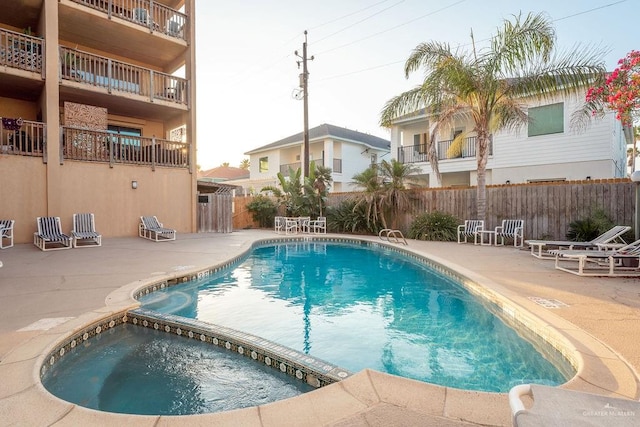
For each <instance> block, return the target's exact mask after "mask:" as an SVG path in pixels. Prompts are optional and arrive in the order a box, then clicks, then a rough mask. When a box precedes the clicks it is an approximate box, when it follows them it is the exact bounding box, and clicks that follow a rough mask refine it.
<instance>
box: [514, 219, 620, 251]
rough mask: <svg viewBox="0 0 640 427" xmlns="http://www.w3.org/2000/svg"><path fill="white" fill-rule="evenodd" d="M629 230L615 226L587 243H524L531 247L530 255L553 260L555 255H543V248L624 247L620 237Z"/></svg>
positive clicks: (557, 241) (550, 241)
mask: <svg viewBox="0 0 640 427" xmlns="http://www.w3.org/2000/svg"><path fill="white" fill-rule="evenodd" d="M629 230H631V227H628V226H626V225H616V226H615V227H613V228H611V229H610V230H607V231H606V232H604V233H602V234H601V235H599V236H598V237H596V238H595V239H593V240H590V241H588V242H572V241H570V240H525V243H526V244H527V245H529V246H530V247H531V255H533V256H534V257H536V258H540V259H555V255H553V254H549V253H548V252H545V253H543V251H544V250H546V249H545V248H547V247H552V248H556V249H597V248H598V244H604V243H609V244H615V245H620V246H624V245H625V244H626V242H625V241H624V240H623V239H622V235H623V234H624V233H626V232H627V231H629Z"/></svg>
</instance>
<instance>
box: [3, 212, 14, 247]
mask: <svg viewBox="0 0 640 427" xmlns="http://www.w3.org/2000/svg"><path fill="white" fill-rule="evenodd" d="M13 224H15V220H13V219H0V249H6V248H10V247H12V246H13ZM5 240H6V241H7V242H8V243H6V244H5V243H4V242H5Z"/></svg>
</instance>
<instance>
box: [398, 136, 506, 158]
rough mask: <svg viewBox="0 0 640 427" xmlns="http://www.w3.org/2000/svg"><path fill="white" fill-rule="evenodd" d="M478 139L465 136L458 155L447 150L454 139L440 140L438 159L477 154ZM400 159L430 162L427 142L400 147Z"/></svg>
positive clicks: (467, 156) (491, 148)
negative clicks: (449, 153) (451, 154)
mask: <svg viewBox="0 0 640 427" xmlns="http://www.w3.org/2000/svg"><path fill="white" fill-rule="evenodd" d="M476 140H477V137H475V136H471V137H468V138H465V141H464V144H463V146H462V150H461V152H460V153H459V155H458V156H455V157H449V156H448V155H447V151H448V150H449V147H451V144H452V143H453V140H452V139H449V140H446V141H438V142H437V153H438V160H450V159H466V158H469V157H475V156H476ZM489 155H493V137H492V136H491V137H490V139H489ZM398 160H399V161H400V162H401V163H420V162H425V163H426V162H428V161H429V159H428V157H427V146H426V145H425V144H420V145H409V146H406V147H398Z"/></svg>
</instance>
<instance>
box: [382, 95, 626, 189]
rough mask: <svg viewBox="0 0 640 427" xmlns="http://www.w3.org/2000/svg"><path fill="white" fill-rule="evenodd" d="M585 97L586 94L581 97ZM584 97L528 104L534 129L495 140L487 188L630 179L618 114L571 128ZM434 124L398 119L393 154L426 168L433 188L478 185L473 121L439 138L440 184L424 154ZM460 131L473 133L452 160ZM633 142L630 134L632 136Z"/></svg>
mask: <svg viewBox="0 0 640 427" xmlns="http://www.w3.org/2000/svg"><path fill="white" fill-rule="evenodd" d="M581 95H583V94H581ZM583 100H584V96H578V97H569V98H561V97H558V98H557V99H554V100H552V101H551V102H546V103H540V102H535V101H532V100H529V101H524V100H523V102H525V105H526V106H527V110H528V115H529V124H528V125H525V126H523V127H522V128H521V129H520V130H519V131H518V132H509V131H501V132H498V133H496V134H495V135H492V143H491V145H490V152H489V159H488V162H487V167H486V170H487V174H486V177H487V180H486V182H487V184H510V183H511V184H516V183H527V182H542V181H565V180H567V181H568V180H584V179H605V178H621V177H625V176H626V173H627V170H626V146H627V140H626V139H625V132H627V131H628V129H626V130H625V129H623V126H622V124H621V123H620V121H619V120H617V119H616V118H615V114H614V113H608V114H606V116H605V117H604V118H602V119H598V118H593V119H592V120H591V122H590V124H589V126H587V127H586V128H584V129H582V130H577V129H575V127H574V126H571V116H572V114H573V112H574V111H576V110H577V109H578V108H579V107H580V106H581V104H582V102H583ZM432 127H433V123H430V122H429V117H427V116H426V115H425V114H424V112H418V113H416V114H413V115H408V116H405V117H402V118H399V119H397V120H396V121H395V122H394V123H393V125H392V128H391V154H392V156H393V157H394V158H396V159H397V160H399V161H400V162H402V163H414V164H415V166H418V167H420V168H421V171H422V177H421V178H423V180H424V181H426V182H428V184H429V186H431V187H438V186H443V187H452V186H468V185H476V183H477V179H476V178H477V177H476V175H477V174H476V170H477V163H476V157H475V156H476V147H475V143H476V137H475V136H474V134H473V132H472V130H473V123H472V121H471V120H470V119H468V118H467V119H466V120H465V119H462V118H461V120H460V121H459V122H458V123H456V124H455V126H454V127H453V128H450V129H446V130H444V131H442V132H440V134H439V135H437V137H436V150H437V155H438V159H439V160H438V165H439V169H440V173H441V177H442V183H441V185H439V184H438V182H437V180H436V179H435V177H434V175H433V170H432V168H431V165H430V164H429V162H428V160H427V155H426V152H425V148H426V146H425V141H427V140H426V138H427V137H428V135H430V133H431V130H432ZM460 132H462V133H469V136H468V137H467V138H466V142H465V147H464V148H463V150H462V154H461V155H460V156H458V157H455V158H449V157H448V156H447V149H448V148H449V146H450V145H451V141H452V140H453V138H454V137H455V136H456V135H458V134H459V133H460ZM627 137H629V135H627Z"/></svg>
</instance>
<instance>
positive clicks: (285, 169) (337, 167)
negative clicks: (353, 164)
mask: <svg viewBox="0 0 640 427" xmlns="http://www.w3.org/2000/svg"><path fill="white" fill-rule="evenodd" d="M313 162H314V163H315V164H316V165H317V166H324V159H315V160H313ZM309 163H311V162H309ZM289 167H291V168H292V169H293V170H294V171H295V170H298V169H299V168H301V167H302V162H295V163H287V164H284V165H280V173H282V174H283V175H288V174H289ZM331 171H332V172H335V173H342V159H333V168H332V169H331Z"/></svg>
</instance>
